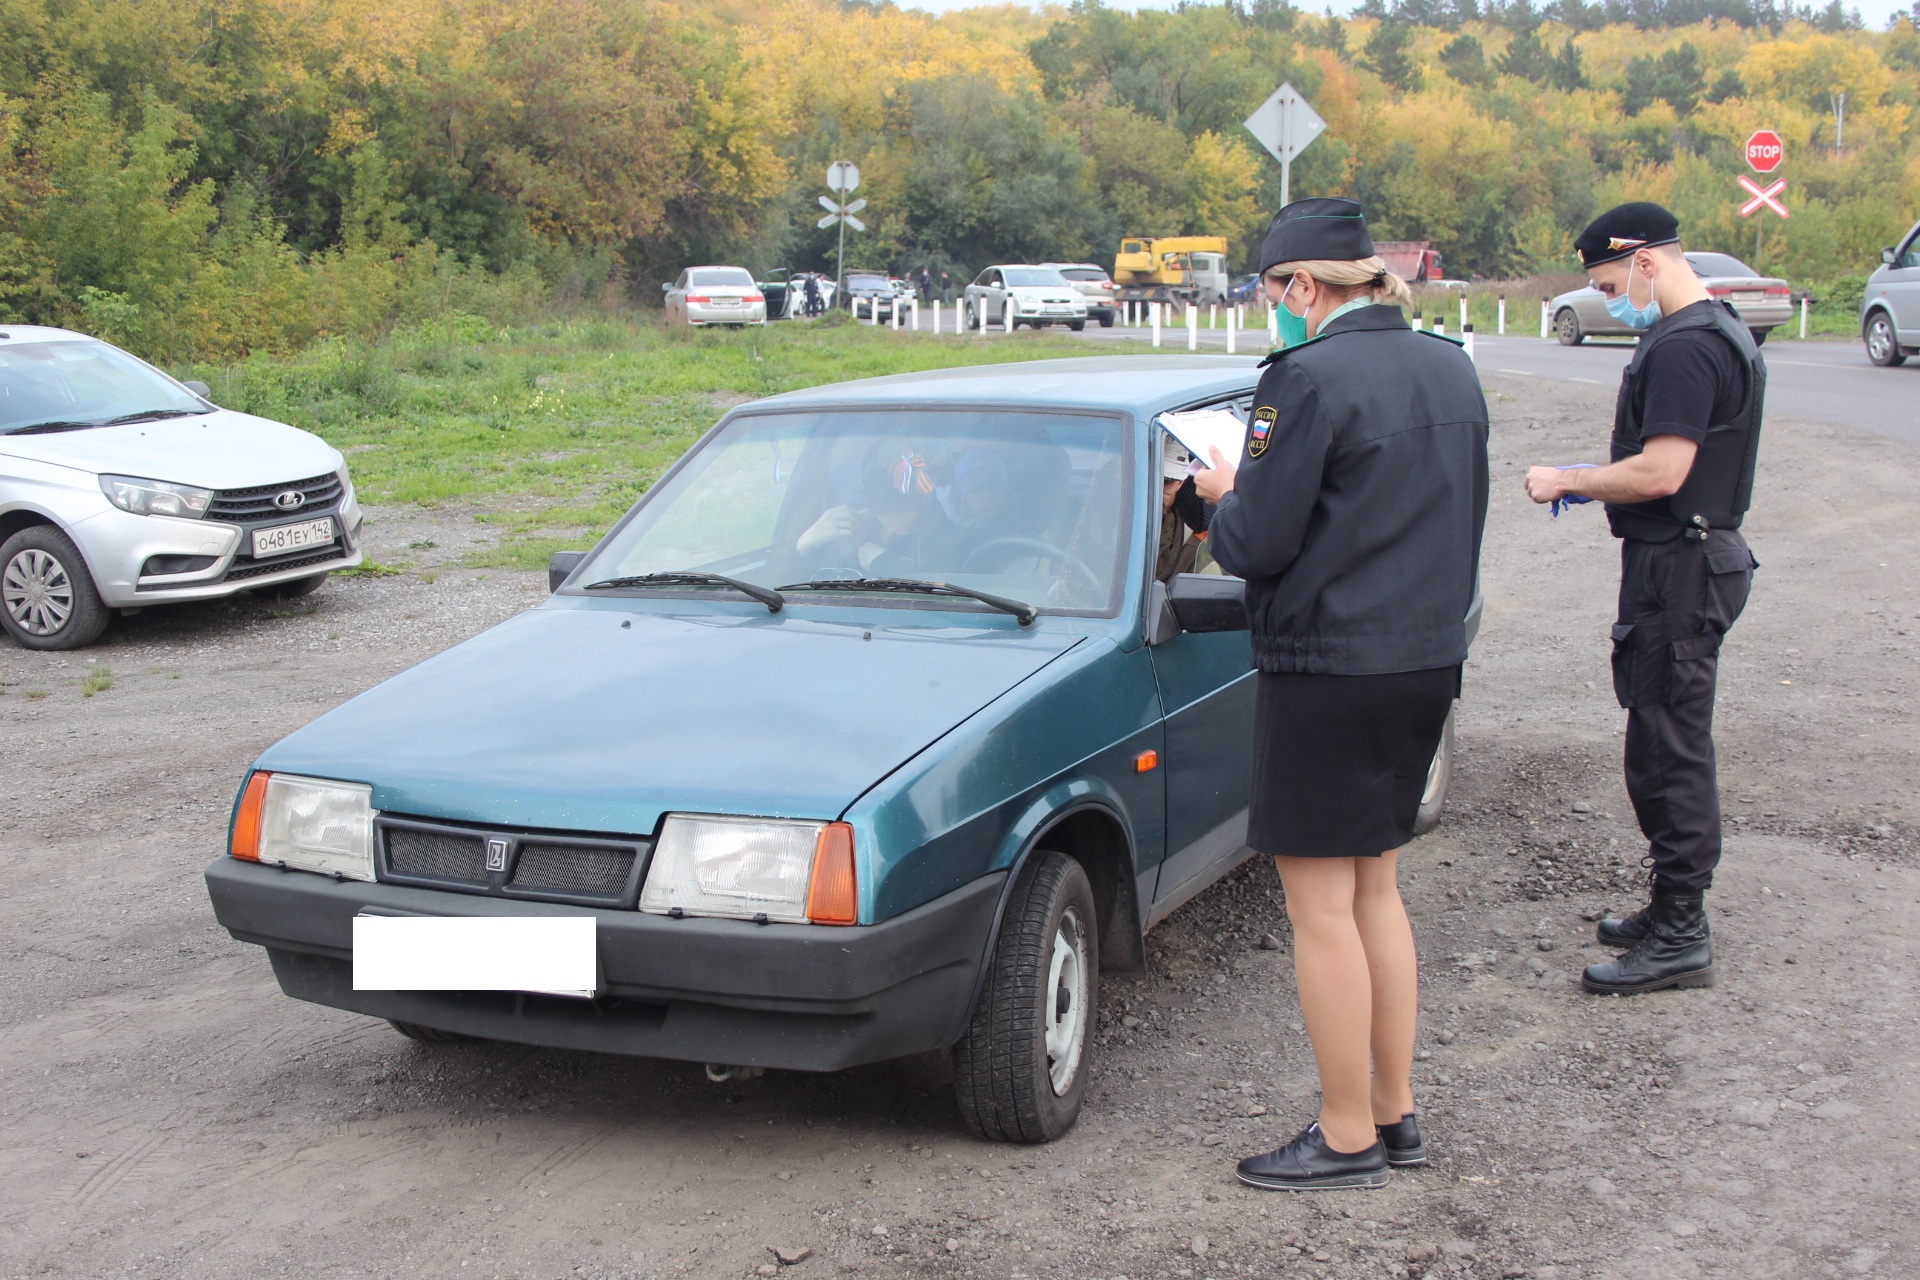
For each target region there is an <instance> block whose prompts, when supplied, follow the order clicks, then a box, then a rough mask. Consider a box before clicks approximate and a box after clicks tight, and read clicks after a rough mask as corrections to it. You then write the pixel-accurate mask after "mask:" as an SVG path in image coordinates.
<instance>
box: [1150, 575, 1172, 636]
mask: <svg viewBox="0 0 1920 1280" xmlns="http://www.w3.org/2000/svg"><path fill="white" fill-rule="evenodd" d="M1179 635H1180V619H1178V618H1176V617H1174V616H1173V605H1172V604H1171V603H1170V602H1169V601H1168V599H1167V584H1166V583H1164V582H1161V581H1160V580H1159V579H1158V578H1156V579H1154V580H1153V581H1152V582H1151V583H1149V584H1148V585H1147V643H1148V644H1149V645H1163V644H1166V643H1168V642H1170V641H1172V640H1174V639H1177V638H1178V637H1179Z"/></svg>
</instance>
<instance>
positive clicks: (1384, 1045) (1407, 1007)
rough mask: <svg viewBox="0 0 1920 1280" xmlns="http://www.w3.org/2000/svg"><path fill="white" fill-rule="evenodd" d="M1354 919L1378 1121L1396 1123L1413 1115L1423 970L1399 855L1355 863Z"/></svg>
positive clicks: (1389, 854) (1375, 1116)
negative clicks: (1366, 992)
mask: <svg viewBox="0 0 1920 1280" xmlns="http://www.w3.org/2000/svg"><path fill="white" fill-rule="evenodd" d="M1353 862H1354V893H1353V919H1354V923H1355V924H1356V925H1357V926H1358V927H1359V930H1360V944H1361V946H1363V947H1364V948H1365V949H1366V952H1367V974H1368V977H1369V978H1370V979H1371V981H1372V986H1373V1025H1372V1030H1371V1042H1372V1046H1373V1120H1374V1123H1375V1124H1392V1123H1394V1122H1395V1121H1396V1120H1398V1119H1399V1118H1400V1117H1401V1116H1404V1115H1406V1114H1407V1113H1408V1112H1409V1111H1412V1110H1413V1038H1414V1028H1415V1023H1416V1022H1417V1020H1418V1017H1419V999H1420V965H1419V958H1418V954H1417V952H1416V951H1415V949H1414V945H1413V927H1412V926H1411V925H1410V924H1408V923H1407V908H1406V905H1405V904H1404V903H1403V902H1401V900H1400V882H1399V871H1400V851H1399V850H1398V849H1394V850H1391V851H1389V852H1387V853H1383V854H1381V855H1380V856H1379V857H1378V858H1355V859H1354V860H1353Z"/></svg>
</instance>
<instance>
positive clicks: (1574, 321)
mask: <svg viewBox="0 0 1920 1280" xmlns="http://www.w3.org/2000/svg"><path fill="white" fill-rule="evenodd" d="M1553 332H1554V334H1555V336H1557V337H1558V338H1559V339H1560V345H1561V346H1563V347H1577V346H1579V345H1580V344H1581V343H1583V342H1585V341H1586V340H1587V335H1586V334H1584V333H1582V332H1580V317H1579V316H1577V315H1575V314H1574V312H1573V308H1572V307H1562V308H1560V314H1559V315H1557V316H1555V317H1554V318H1553Z"/></svg>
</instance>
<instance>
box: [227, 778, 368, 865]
mask: <svg viewBox="0 0 1920 1280" xmlns="http://www.w3.org/2000/svg"><path fill="white" fill-rule="evenodd" d="M374 816H375V815H374V808H373V788H372V787H369V786H366V785H365V784H363V783H358V782H334V781H331V780H329V779H326V778H303V777H300V776H299V775H297V774H291V773H256V774H254V775H253V776H252V777H251V778H249V779H248V780H247V789H246V791H245V792H243V793H242V795H241V798H240V809H239V812H238V813H237V814H235V815H234V824H233V843H232V846H231V852H232V854H233V856H234V857H236V858H245V859H248V860H249V861H253V862H264V863H266V864H267V865H268V866H277V867H285V868H288V869H291V870H294V871H316V872H318V873H320V874H321V875H327V876H337V877H339V878H341V879H344V880H371V879H373V819H374Z"/></svg>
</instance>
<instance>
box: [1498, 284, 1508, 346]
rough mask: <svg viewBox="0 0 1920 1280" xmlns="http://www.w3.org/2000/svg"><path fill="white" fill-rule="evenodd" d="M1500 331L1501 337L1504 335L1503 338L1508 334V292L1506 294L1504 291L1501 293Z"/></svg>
mask: <svg viewBox="0 0 1920 1280" xmlns="http://www.w3.org/2000/svg"><path fill="white" fill-rule="evenodd" d="M1499 333H1500V336H1501V337H1503V338H1504V337H1506V336H1507V295H1506V294H1504V293H1503V294H1501V295H1500V329H1499Z"/></svg>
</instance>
